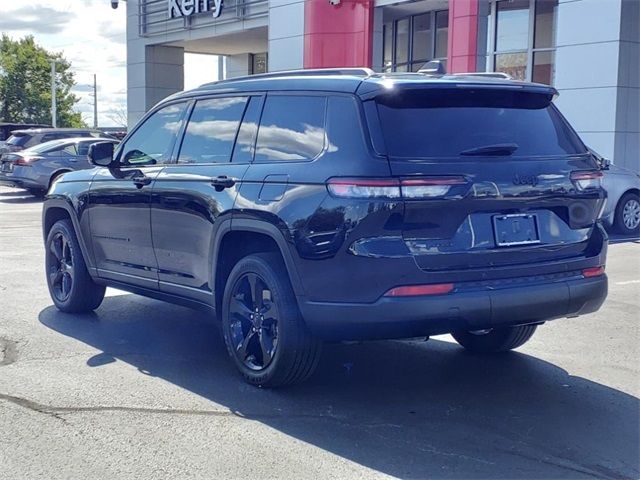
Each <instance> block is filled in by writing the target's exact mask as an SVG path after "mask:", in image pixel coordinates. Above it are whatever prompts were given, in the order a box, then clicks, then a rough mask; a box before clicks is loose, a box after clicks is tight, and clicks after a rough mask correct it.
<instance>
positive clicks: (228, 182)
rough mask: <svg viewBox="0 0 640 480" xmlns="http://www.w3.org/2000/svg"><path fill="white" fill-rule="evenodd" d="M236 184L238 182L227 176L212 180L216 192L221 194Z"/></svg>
mask: <svg viewBox="0 0 640 480" xmlns="http://www.w3.org/2000/svg"><path fill="white" fill-rule="evenodd" d="M235 184H236V180H235V179H234V178H231V177H227V176H226V175H219V176H217V177H214V178H212V179H211V185H213V186H214V187H216V190H217V191H219V192H221V191H222V190H224V189H225V188H231V187H233V186H234V185H235Z"/></svg>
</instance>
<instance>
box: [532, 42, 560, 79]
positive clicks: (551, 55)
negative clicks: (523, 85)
mask: <svg viewBox="0 0 640 480" xmlns="http://www.w3.org/2000/svg"><path fill="white" fill-rule="evenodd" d="M555 53H556V52H555V51H553V50H547V51H542V52H535V53H534V54H533V74H532V75H531V81H533V82H536V83H545V84H547V85H552V84H553V79H554V76H555Z"/></svg>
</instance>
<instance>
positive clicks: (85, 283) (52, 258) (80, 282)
mask: <svg viewBox="0 0 640 480" xmlns="http://www.w3.org/2000/svg"><path fill="white" fill-rule="evenodd" d="M45 273H46V277H47V286H48V287H49V293H50V295H51V299H52V300H53V303H55V305H56V307H57V308H58V309H59V310H61V311H63V312H67V313H86V312H90V311H92V310H95V309H96V308H98V307H99V306H100V304H101V303H102V300H103V299H104V293H105V287H104V285H98V284H96V283H95V282H94V281H93V278H91V275H90V274H89V271H88V270H87V265H86V263H85V261H84V257H83V255H82V249H81V248H80V244H79V243H78V239H77V237H76V233H75V230H74V229H73V224H72V223H71V221H70V220H69V219H63V220H58V221H57V222H56V223H54V224H53V226H52V227H51V229H50V230H49V232H48V234H47V240H46V243H45Z"/></svg>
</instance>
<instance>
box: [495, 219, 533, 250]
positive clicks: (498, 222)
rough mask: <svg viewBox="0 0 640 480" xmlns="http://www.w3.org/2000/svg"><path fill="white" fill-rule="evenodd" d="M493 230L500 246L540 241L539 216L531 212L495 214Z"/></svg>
mask: <svg viewBox="0 0 640 480" xmlns="http://www.w3.org/2000/svg"><path fill="white" fill-rule="evenodd" d="M493 232H494V234H495V238H496V245H498V246H499V247H509V246H512V245H528V244H531V243H540V235H539V233H538V217H537V216H536V215H534V214H531V213H518V214H514V215H494V217H493Z"/></svg>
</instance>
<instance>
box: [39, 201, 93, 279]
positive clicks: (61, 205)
mask: <svg viewBox="0 0 640 480" xmlns="http://www.w3.org/2000/svg"><path fill="white" fill-rule="evenodd" d="M64 219H68V220H70V221H71V224H72V225H73V230H74V232H75V234H76V238H77V239H78V243H79V244H80V249H81V251H82V256H83V257H84V260H85V263H86V265H87V269H88V270H89V273H90V274H92V276H95V272H94V269H93V261H92V257H91V255H89V249H88V248H87V245H86V243H85V239H84V237H83V235H82V230H81V229H80V223H79V221H78V217H77V215H76V212H75V210H74V209H73V207H72V206H71V205H70V204H69V203H68V202H66V201H65V200H63V199H61V198H50V199H47V200H46V201H45V203H44V207H43V208H42V236H43V240H44V241H45V242H46V241H47V236H48V235H49V231H50V230H51V227H53V225H54V224H55V223H56V222H58V221H60V220H64Z"/></svg>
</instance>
